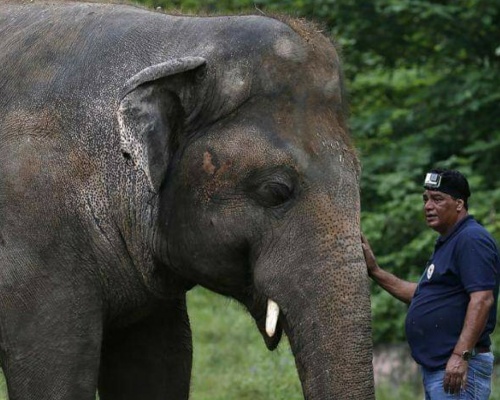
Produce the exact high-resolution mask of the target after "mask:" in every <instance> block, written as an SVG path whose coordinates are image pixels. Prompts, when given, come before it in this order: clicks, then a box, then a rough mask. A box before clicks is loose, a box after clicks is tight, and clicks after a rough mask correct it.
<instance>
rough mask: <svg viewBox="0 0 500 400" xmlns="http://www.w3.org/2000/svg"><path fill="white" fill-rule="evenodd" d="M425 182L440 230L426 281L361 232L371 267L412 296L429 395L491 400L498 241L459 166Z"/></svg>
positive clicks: (417, 352) (396, 290) (382, 281)
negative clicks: (386, 261) (475, 208)
mask: <svg viewBox="0 0 500 400" xmlns="http://www.w3.org/2000/svg"><path fill="white" fill-rule="evenodd" d="M424 188H425V191H424V193H423V200H424V212H425V219H426V221H427V225H428V226H429V227H430V228H432V229H434V230H435V231H437V232H438V233H439V234H440V236H439V237H438V239H437V241H436V243H435V248H434V253H433V254H432V256H431V258H430V260H429V262H428V263H427V266H426V269H425V271H424V274H423V275H422V277H421V279H420V282H419V283H418V284H417V283H412V282H407V281H404V280H401V279H399V278H397V277H396V276H394V275H393V274H391V273H389V272H387V271H385V270H383V269H382V268H380V267H379V266H378V265H377V261H376V259H375V256H374V255H373V252H372V250H371V248H370V245H369V244H368V242H367V241H366V239H365V238H364V237H362V246H363V251H364V254H365V259H366V263H367V267H368V273H369V275H370V276H371V277H372V279H374V280H375V281H376V282H377V283H378V284H379V285H380V286H381V287H382V288H384V289H385V290H386V291H388V292H389V293H390V294H392V295H393V296H394V297H396V298H398V299H399V300H402V301H404V302H405V303H408V304H410V307H409V309H408V315H407V317H406V336H407V340H408V343H409V345H410V348H411V353H412V356H413V358H414V359H415V361H416V362H417V363H418V364H420V366H421V369H422V373H423V381H424V388H425V398H426V400H441V399H467V400H472V399H474V400H486V399H488V398H489V395H490V391H491V388H490V387H491V385H490V384H491V373H492V370H493V354H492V353H491V351H490V345H491V341H490V334H491V333H492V331H493V329H494V327H495V323H496V309H497V299H498V286H499V281H500V256H499V252H498V248H497V246H496V244H495V240H494V239H493V238H492V236H491V235H490V234H489V233H488V232H487V231H486V230H485V229H484V228H483V227H482V226H481V225H480V224H479V223H478V222H476V220H475V219H474V218H473V217H472V216H471V215H469V214H468V203H467V201H468V198H469V196H470V191H469V184H468V182H467V179H466V178H465V177H464V176H463V175H462V174H461V173H460V172H458V171H453V170H433V171H431V172H429V173H428V174H427V175H426V178H425V183H424Z"/></svg>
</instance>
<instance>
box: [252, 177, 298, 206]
mask: <svg viewBox="0 0 500 400" xmlns="http://www.w3.org/2000/svg"><path fill="white" fill-rule="evenodd" d="M256 194H257V195H258V198H259V200H260V202H261V203H262V204H263V205H265V206H267V207H276V206H279V205H281V204H283V203H285V202H287V201H288V200H290V198H291V197H292V195H293V189H292V188H291V187H289V186H288V185H286V184H284V183H281V182H269V183H265V184H263V185H262V186H261V187H260V188H258V190H257V193H256Z"/></svg>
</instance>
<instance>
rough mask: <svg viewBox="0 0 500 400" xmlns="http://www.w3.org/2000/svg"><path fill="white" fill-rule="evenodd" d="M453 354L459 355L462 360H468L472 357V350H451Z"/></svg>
mask: <svg viewBox="0 0 500 400" xmlns="http://www.w3.org/2000/svg"><path fill="white" fill-rule="evenodd" d="M453 354H455V355H456V356H459V357H460V358H461V359H462V360H464V361H467V362H468V361H469V360H470V359H471V358H472V350H463V351H460V352H459V351H455V350H454V351H453Z"/></svg>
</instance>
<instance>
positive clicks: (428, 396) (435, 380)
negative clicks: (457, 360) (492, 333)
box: [422, 353, 493, 400]
mask: <svg viewBox="0 0 500 400" xmlns="http://www.w3.org/2000/svg"><path fill="white" fill-rule="evenodd" d="M492 373H493V353H480V354H476V355H475V356H473V357H472V358H471V359H470V361H469V370H468V371H467V386H466V388H465V390H461V391H460V393H459V394H448V393H445V391H444V388H443V380H444V374H445V370H444V369H442V370H438V371H429V370H427V369H425V368H424V367H422V375H423V381H424V389H425V400H452V399H453V400H488V399H489V397H490V393H491V375H492Z"/></svg>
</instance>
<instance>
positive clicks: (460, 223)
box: [436, 215, 474, 245]
mask: <svg viewBox="0 0 500 400" xmlns="http://www.w3.org/2000/svg"><path fill="white" fill-rule="evenodd" d="M473 218H474V217H473V216H472V215H467V216H466V217H464V218H462V219H461V220H460V221H458V222H457V223H456V224H455V225H453V228H452V230H451V232H450V233H448V234H447V235H444V236H439V237H438V238H437V240H436V245H442V244H443V243H444V242H446V241H447V240H448V239H449V238H451V237H452V236H454V235H455V234H456V233H457V232H458V231H460V230H461V229H462V227H463V226H464V225H465V223H466V222H467V221H470V220H472V219H473Z"/></svg>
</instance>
